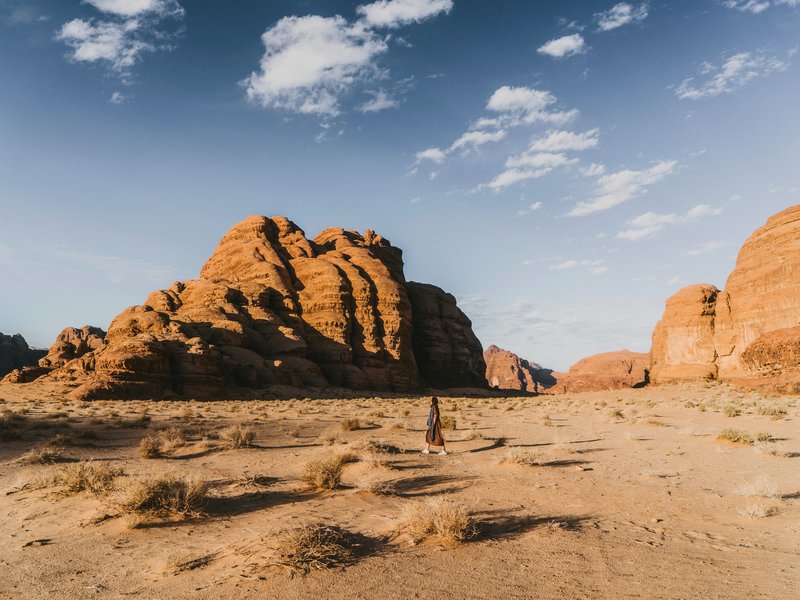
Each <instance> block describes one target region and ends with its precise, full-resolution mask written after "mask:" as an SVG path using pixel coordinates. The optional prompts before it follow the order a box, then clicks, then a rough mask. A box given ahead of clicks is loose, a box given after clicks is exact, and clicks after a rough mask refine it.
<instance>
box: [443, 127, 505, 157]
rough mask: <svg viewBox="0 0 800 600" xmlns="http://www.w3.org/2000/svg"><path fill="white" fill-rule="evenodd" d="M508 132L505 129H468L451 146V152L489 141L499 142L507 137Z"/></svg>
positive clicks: (474, 146)
mask: <svg viewBox="0 0 800 600" xmlns="http://www.w3.org/2000/svg"><path fill="white" fill-rule="evenodd" d="M507 134H508V132H507V131H506V130H505V129H501V130H499V131H467V132H466V133H464V134H463V135H462V136H461V137H460V138H458V139H457V140H456V141H455V142H453V144H452V145H451V146H450V148H449V152H453V151H455V150H459V149H461V148H464V147H466V146H471V147H473V148H477V147H478V146H482V145H483V144H487V143H489V142H499V141H500V140H502V139H503V138H505V137H506V135H507Z"/></svg>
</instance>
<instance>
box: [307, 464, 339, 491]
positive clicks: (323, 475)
mask: <svg viewBox="0 0 800 600" xmlns="http://www.w3.org/2000/svg"><path fill="white" fill-rule="evenodd" d="M346 462H347V461H344V460H342V456H334V457H331V458H326V459H322V460H312V461H309V462H307V463H306V465H305V467H303V473H302V479H303V481H305V482H306V483H307V484H309V485H310V486H312V487H314V488H315V489H317V490H333V489H336V488H337V487H339V485H341V483H342V471H343V470H344V469H343V467H344V465H345V463H346Z"/></svg>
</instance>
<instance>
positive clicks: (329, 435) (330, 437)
mask: <svg viewBox="0 0 800 600" xmlns="http://www.w3.org/2000/svg"><path fill="white" fill-rule="evenodd" d="M341 441H342V438H341V437H340V436H339V434H338V433H336V432H334V431H325V432H323V433H321V434H320V435H319V442H320V444H322V445H323V446H333V445H334V444H336V443H339V442H341Z"/></svg>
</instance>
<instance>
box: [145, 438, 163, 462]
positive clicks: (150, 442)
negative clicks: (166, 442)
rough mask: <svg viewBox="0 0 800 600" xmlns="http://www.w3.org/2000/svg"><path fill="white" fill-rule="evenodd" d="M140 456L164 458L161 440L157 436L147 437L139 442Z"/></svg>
mask: <svg viewBox="0 0 800 600" xmlns="http://www.w3.org/2000/svg"><path fill="white" fill-rule="evenodd" d="M139 456H141V457H142V458H160V457H161V456H163V448H162V446H161V439H160V438H158V437H157V436H153V435H147V436H145V437H143V438H142V441H141V442H139Z"/></svg>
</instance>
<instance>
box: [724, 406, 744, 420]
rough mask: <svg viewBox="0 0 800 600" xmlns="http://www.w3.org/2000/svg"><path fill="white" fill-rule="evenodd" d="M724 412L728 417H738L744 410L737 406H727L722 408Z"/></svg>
mask: <svg viewBox="0 0 800 600" xmlns="http://www.w3.org/2000/svg"><path fill="white" fill-rule="evenodd" d="M722 414H724V415H725V416H726V417H738V416H739V415H741V414H742V411H741V410H740V409H739V408H737V407H736V406H726V407H725V408H724V409H722Z"/></svg>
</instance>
